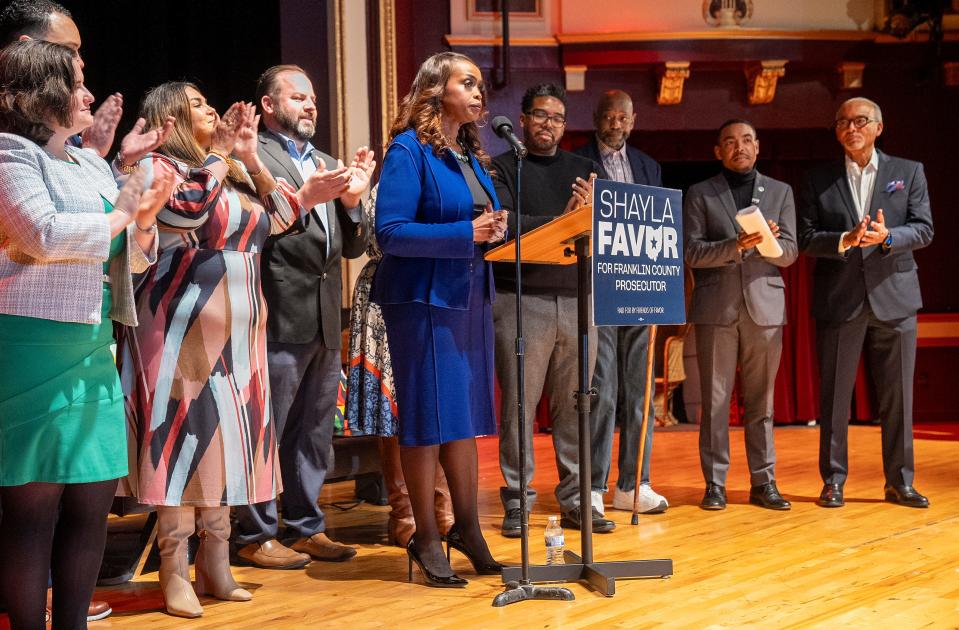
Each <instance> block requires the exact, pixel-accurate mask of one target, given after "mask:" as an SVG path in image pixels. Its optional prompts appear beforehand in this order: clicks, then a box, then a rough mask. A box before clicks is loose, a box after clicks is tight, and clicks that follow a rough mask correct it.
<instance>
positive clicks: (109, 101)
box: [80, 92, 142, 164]
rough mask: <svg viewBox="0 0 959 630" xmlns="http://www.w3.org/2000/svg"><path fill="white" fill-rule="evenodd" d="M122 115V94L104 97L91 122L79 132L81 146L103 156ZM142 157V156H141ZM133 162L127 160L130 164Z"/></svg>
mask: <svg viewBox="0 0 959 630" xmlns="http://www.w3.org/2000/svg"><path fill="white" fill-rule="evenodd" d="M122 116H123V95H122V94H120V93H119V92H116V93H114V94H111V95H110V96H108V97H106V99H104V101H103V104H101V105H100V107H98V108H97V111H96V112H94V114H93V124H92V125H90V126H89V127H87V128H86V129H84V130H83V133H82V134H80V137H81V139H82V140H83V148H85V149H93V150H94V151H96V152H97V153H98V154H100V157H102V158H105V157H106V156H107V154H108V153H109V152H110V147H111V146H113V137H114V136H115V135H116V133H117V125H119V124H120V118H121V117H122ZM141 157H142V156H141ZM132 163H133V162H127V164H132Z"/></svg>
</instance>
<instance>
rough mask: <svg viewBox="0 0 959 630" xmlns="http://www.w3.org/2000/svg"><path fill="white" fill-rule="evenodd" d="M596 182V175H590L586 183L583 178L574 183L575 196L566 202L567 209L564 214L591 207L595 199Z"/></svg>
mask: <svg viewBox="0 0 959 630" xmlns="http://www.w3.org/2000/svg"><path fill="white" fill-rule="evenodd" d="M595 180H596V173H590V174H589V181H586V180H585V179H583V178H582V177H577V178H576V181H574V182H573V194H572V196H571V197H570V198H569V201H567V202H566V209H565V210H563V214H566V213H567V212H572V211H573V210H576V209H577V208H581V207H583V206H586V205H589V203H590V201H591V200H592V198H593V182H594V181H595Z"/></svg>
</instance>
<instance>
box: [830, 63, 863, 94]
mask: <svg viewBox="0 0 959 630" xmlns="http://www.w3.org/2000/svg"><path fill="white" fill-rule="evenodd" d="M865 69H866V64H864V63H862V62H860V61H843V62H841V63H840V64H839V65H838V66H837V67H836V72H838V73H839V88H840V89H842V90H859V89H861V88H862V74H863V72H864V71H865Z"/></svg>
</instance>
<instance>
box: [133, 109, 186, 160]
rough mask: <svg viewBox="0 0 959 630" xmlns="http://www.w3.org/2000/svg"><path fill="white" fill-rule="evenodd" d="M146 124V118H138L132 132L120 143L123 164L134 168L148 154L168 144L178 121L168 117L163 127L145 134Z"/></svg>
mask: <svg viewBox="0 0 959 630" xmlns="http://www.w3.org/2000/svg"><path fill="white" fill-rule="evenodd" d="M146 122H147V121H146V119H144V118H137V122H136V124H135V125H133V129H131V130H130V133H128V134H127V135H125V136H123V140H122V141H120V163H121V164H123V165H126V166H133V165H134V164H136V163H137V162H139V161H140V160H141V159H142V158H143V156H145V155H146V154H147V153H149V152H150V151H155V150H156V149H157V148H159V147H160V145H162V144H163V143H164V142H166V139H167V137H168V136H169V135H170V132H171V131H172V130H173V125H174V124H175V123H176V119H175V118H174V117H173V116H167V117H166V120H165V121H164V122H163V126H162V127H157V128H156V129H151V130H150V131H147V132H144V131H143V128H144V127H146Z"/></svg>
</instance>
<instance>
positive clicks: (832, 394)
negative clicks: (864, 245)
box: [816, 303, 916, 486]
mask: <svg viewBox="0 0 959 630" xmlns="http://www.w3.org/2000/svg"><path fill="white" fill-rule="evenodd" d="M816 342H817V343H816V345H817V347H818V350H819V373H820V375H821V381H822V383H821V385H820V396H819V424H820V428H819V473H820V475H822V479H823V483H838V484H840V485H841V484H843V483H845V482H846V476H847V474H848V472H849V458H848V437H849V404H850V402H851V400H852V391H853V387H854V386H855V384H856V370H857V369H858V367H859V355H860V354H861V352H862V350H863V345H865V350H866V361H867V362H868V363H869V368H870V372H871V373H872V377H873V381H874V382H875V384H876V395H877V397H878V398H879V418H880V422H881V427H882V467H883V472H884V473H885V477H886V483H890V484H895V485H906V486H911V485H912V480H913V475H914V468H915V464H914V461H913V448H912V378H913V373H914V372H915V369H916V317H915V315H913V316H912V317H906V318H903V319H897V320H891V321H882V320H879V319H876V316H875V314H873V312H872V309H871V308H870V307H869V305H868V303H867V304H866V305H865V307H864V308H863V309H862V312H860V313H859V315H857V316H856V317H854V318H852V319H851V320H849V321H846V322H841V323H832V322H823V321H817V322H816Z"/></svg>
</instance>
